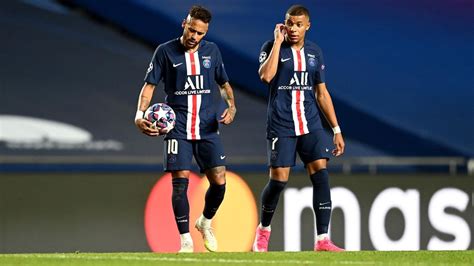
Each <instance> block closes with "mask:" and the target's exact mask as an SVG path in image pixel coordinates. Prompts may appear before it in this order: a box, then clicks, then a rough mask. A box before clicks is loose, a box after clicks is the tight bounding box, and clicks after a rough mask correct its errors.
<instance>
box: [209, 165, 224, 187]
mask: <svg viewBox="0 0 474 266" xmlns="http://www.w3.org/2000/svg"><path fill="white" fill-rule="evenodd" d="M206 176H207V178H208V179H209V183H211V184H215V185H224V184H225V183H226V180H225V166H219V167H215V168H212V169H210V170H208V171H206Z"/></svg>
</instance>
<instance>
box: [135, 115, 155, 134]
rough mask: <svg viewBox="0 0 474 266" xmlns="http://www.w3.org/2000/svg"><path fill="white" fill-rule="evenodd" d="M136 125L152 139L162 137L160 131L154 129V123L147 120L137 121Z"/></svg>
mask: <svg viewBox="0 0 474 266" xmlns="http://www.w3.org/2000/svg"><path fill="white" fill-rule="evenodd" d="M135 125H136V126H137V127H138V129H140V131H141V132H142V133H143V134H146V135H148V136H151V137H156V136H159V135H160V131H159V130H158V129H157V128H156V127H153V126H152V125H153V124H152V123H151V122H150V121H148V120H146V119H137V120H135Z"/></svg>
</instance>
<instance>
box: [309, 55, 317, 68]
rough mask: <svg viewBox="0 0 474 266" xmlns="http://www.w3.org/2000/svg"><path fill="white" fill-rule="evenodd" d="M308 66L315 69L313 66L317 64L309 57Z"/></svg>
mask: <svg viewBox="0 0 474 266" xmlns="http://www.w3.org/2000/svg"><path fill="white" fill-rule="evenodd" d="M308 64H309V65H310V66H312V67H315V66H316V65H317V64H318V62H317V61H316V59H315V58H312V57H310V58H309V59H308Z"/></svg>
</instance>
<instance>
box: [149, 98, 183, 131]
mask: <svg viewBox="0 0 474 266" xmlns="http://www.w3.org/2000/svg"><path fill="white" fill-rule="evenodd" d="M145 119H146V120H148V121H150V122H151V123H153V124H152V126H153V127H156V128H158V129H164V130H165V131H166V132H169V131H170V130H172V129H173V128H174V125H175V124H176V114H175V113H174V111H173V109H172V108H171V107H169V106H168V105H167V104H165V103H155V104H153V105H152V106H150V107H148V109H146V111H145Z"/></svg>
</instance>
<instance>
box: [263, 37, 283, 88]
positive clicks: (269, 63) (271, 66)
mask: <svg viewBox="0 0 474 266" xmlns="http://www.w3.org/2000/svg"><path fill="white" fill-rule="evenodd" d="M280 48H281V43H278V42H274V43H273V47H272V50H271V51H270V54H269V56H268V58H267V60H266V61H265V62H264V63H263V64H262V66H261V67H260V69H259V70H258V74H259V75H260V79H261V80H262V81H263V82H266V83H270V81H272V79H273V78H274V77H275V75H276V72H277V70H278V58H279V56H280Z"/></svg>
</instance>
